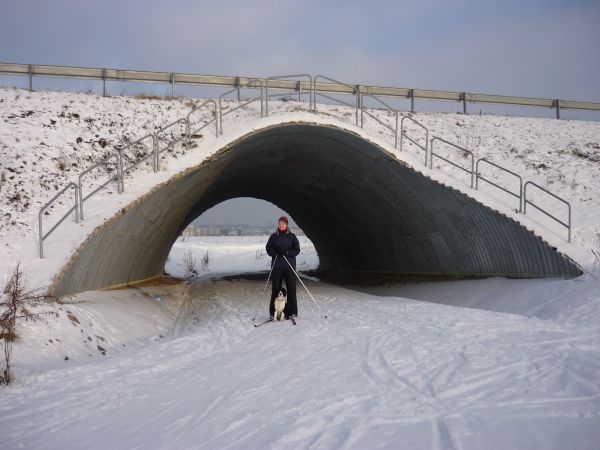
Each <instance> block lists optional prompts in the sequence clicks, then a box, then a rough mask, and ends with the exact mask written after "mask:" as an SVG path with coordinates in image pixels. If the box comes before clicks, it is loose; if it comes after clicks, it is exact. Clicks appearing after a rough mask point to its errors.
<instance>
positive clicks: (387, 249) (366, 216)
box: [51, 122, 581, 295]
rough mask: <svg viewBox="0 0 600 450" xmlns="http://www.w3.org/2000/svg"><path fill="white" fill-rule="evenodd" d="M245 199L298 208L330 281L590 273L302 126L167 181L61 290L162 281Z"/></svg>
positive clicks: (84, 256) (102, 234)
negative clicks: (231, 203) (189, 235)
mask: <svg viewBox="0 0 600 450" xmlns="http://www.w3.org/2000/svg"><path fill="white" fill-rule="evenodd" d="M238 197H252V198H256V199H261V200H265V201H268V202H271V203H273V204H275V205H277V206H278V207H279V208H281V209H282V210H284V211H290V212H293V215H294V219H295V221H296V223H297V225H298V226H299V227H300V228H301V229H302V230H303V231H304V233H305V234H306V235H307V236H308V238H309V239H310V240H311V241H312V242H313V243H314V246H315V248H316V251H317V252H318V255H319V271H320V272H321V273H322V274H337V275H339V276H341V275H344V276H345V277H347V278H348V277H349V278H353V277H356V276H358V275H364V274H374V275H375V276H381V274H384V275H385V276H410V277H420V276H427V277H428V278H432V277H443V278H472V277H490V276H503V277H514V278H535V277H573V276H578V275H580V274H581V270H580V269H579V268H578V267H577V266H576V265H575V264H574V263H573V262H572V261H571V260H570V259H569V258H567V257H565V256H564V255H562V254H560V253H558V252H557V251H556V249H555V248H552V247H551V246H550V245H548V244H547V243H546V242H544V241H543V240H542V239H541V238H540V237H538V236H536V235H535V234H534V233H532V232H531V231H529V230H527V229H526V228H525V227H523V226H522V225H521V224H519V223H518V222H516V221H515V220H513V219H512V218H509V217H507V216H505V215H503V214H501V213H499V212H497V211H495V210H492V209H490V208H488V207H486V206H484V205H482V204H481V203H479V202H477V201H475V200H474V199H472V198H471V197H469V196H467V195H466V194H464V193H462V192H460V191H457V190H455V189H453V188H451V187H448V186H445V185H443V184H440V183H438V182H436V181H434V180H432V179H430V178H428V177H426V176H424V175H423V174H422V173H420V172H418V171H417V170H415V169H413V168H411V167H410V166H409V165H408V164H407V163H405V162H403V161H401V160H398V159H396V158H395V157H394V155H393V154H391V153H389V152H387V151H385V150H384V149H383V148H381V147H379V146H377V145H376V144H374V143H373V142H370V141H369V140H367V139H365V138H364V137H363V136H361V135H359V134H357V133H355V132H352V131H348V130H345V129H340V128H338V127H336V126H329V125H317V124H313V123H296V122H293V123H282V124H278V125H271V126H267V127H265V128H263V129H259V130H256V131H253V132H251V133H250V134H248V135H246V136H243V137H241V138H239V139H237V140H235V141H233V142H231V143H229V144H228V145H226V146H225V147H223V148H222V149H221V150H219V151H218V152H216V153H215V154H213V155H212V156H210V157H209V158H208V159H206V160H205V161H204V162H203V163H202V164H201V165H199V166H196V167H192V168H189V169H187V170H186V171H184V172H182V173H179V174H178V175H176V176H175V177H173V178H172V179H171V180H170V181H169V182H167V183H164V184H162V185H160V186H157V187H156V188H155V189H154V190H152V191H151V192H150V193H148V194H146V195H145V196H144V197H142V198H140V199H139V200H138V201H136V202H135V203H134V204H132V205H130V207H128V208H127V209H126V210H124V211H123V212H121V213H120V214H119V215H117V216H116V217H114V218H113V219H112V220H111V221H110V222H108V223H107V224H105V225H104V226H102V227H100V228H99V229H97V230H96V231H95V232H94V234H93V235H92V236H90V237H89V238H88V239H87V241H86V242H85V243H84V244H83V245H82V246H81V248H80V249H79V250H78V252H77V253H76V254H75V255H74V257H73V258H72V260H71V261H70V263H69V264H68V265H67V267H65V269H64V270H63V272H62V273H61V274H60V275H59V276H58V277H57V279H56V280H55V283H54V285H53V286H52V288H51V292H53V293H55V294H58V295H64V294H65V293H72V292H80V291H82V290H87V289H93V288H98V287H104V286H110V285H115V284H119V283H127V282H129V281H132V280H139V279H144V278H149V277H152V276H156V275H162V273H163V270H164V266H165V261H166V259H167V257H168V254H169V252H170V249H171V247H172V246H173V244H174V243H175V242H176V240H177V238H178V236H180V235H181V233H182V232H183V230H184V229H185V228H186V227H187V226H188V225H189V224H190V223H192V222H193V221H194V220H195V219H196V218H197V217H199V216H200V215H201V214H202V213H204V212H205V211H207V210H208V209H210V208H211V207H213V206H215V205H218V204H220V203H222V202H224V201H226V200H229V199H234V198H238ZM148 236H151V239H149V238H148Z"/></svg>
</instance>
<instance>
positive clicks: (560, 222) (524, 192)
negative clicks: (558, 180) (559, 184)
mask: <svg viewBox="0 0 600 450" xmlns="http://www.w3.org/2000/svg"><path fill="white" fill-rule="evenodd" d="M529 184H531V185H533V186H535V187H536V188H538V189H540V190H541V191H543V192H545V193H546V194H548V195H550V196H552V197H554V198H555V199H556V200H558V201H559V202H562V203H564V204H565V205H567V208H568V214H569V217H568V220H569V223H568V224H567V223H564V222H563V221H562V220H560V219H558V218H557V217H555V216H553V215H552V214H550V213H549V212H547V211H546V210H544V209H542V207H540V206H538V205H536V204H535V203H533V202H531V201H529V200H527V185H529ZM528 203H529V204H530V205H531V206H533V207H534V208H535V209H537V210H538V211H540V212H541V213H543V214H545V215H547V216H548V217H550V218H551V219H554V220H555V221H556V222H558V223H559V224H561V225H562V226H564V227H566V228H567V230H568V239H567V242H571V204H570V203H569V202H568V201H566V200H565V199H563V198H561V197H559V196H558V195H556V194H554V193H552V192H550V191H549V190H548V189H546V188H543V187H542V186H540V185H539V184H536V183H534V182H533V181H528V182H526V183H525V186H524V188H523V213H524V214H527V204H528Z"/></svg>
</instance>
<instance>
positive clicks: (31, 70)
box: [29, 64, 33, 92]
mask: <svg viewBox="0 0 600 450" xmlns="http://www.w3.org/2000/svg"><path fill="white" fill-rule="evenodd" d="M32 91H33V64H29V92H32Z"/></svg>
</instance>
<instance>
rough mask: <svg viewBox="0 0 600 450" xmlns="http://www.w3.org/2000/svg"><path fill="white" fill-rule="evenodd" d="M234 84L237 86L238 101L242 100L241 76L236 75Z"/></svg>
mask: <svg viewBox="0 0 600 450" xmlns="http://www.w3.org/2000/svg"><path fill="white" fill-rule="evenodd" d="M233 85H234V86H235V87H236V88H237V99H238V102H239V101H240V100H241V96H240V77H235V81H234V82H233ZM221 129H223V127H222V126H221Z"/></svg>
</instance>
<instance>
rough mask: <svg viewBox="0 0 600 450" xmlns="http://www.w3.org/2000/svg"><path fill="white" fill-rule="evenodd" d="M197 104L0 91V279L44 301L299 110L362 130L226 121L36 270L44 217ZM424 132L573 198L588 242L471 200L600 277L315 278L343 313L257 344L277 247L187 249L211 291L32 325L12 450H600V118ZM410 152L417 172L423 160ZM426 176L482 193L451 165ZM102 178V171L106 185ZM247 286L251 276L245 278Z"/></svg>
mask: <svg viewBox="0 0 600 450" xmlns="http://www.w3.org/2000/svg"><path fill="white" fill-rule="evenodd" d="M190 107H191V105H190V104H189V102H188V101H184V100H174V101H170V100H157V99H136V98H119V97H115V98H106V99H104V98H99V97H96V96H93V95H87V94H75V93H51V92H39V93H36V92H34V93H28V92H25V91H20V90H8V89H4V90H0V119H1V120H0V215H1V217H2V220H1V221H0V246H1V247H0V248H1V249H2V251H0V273H2V274H4V273H8V272H9V269H10V268H12V266H13V264H14V263H16V262H17V261H21V262H22V263H23V266H24V268H25V273H26V278H27V281H28V283H29V287H30V288H36V287H44V286H45V285H46V284H47V283H48V282H49V280H50V279H51V277H52V276H53V272H52V270H54V269H52V270H50V269H45V267H52V268H57V267H60V266H61V261H62V260H64V258H66V256H64V255H60V252H59V251H58V250H60V249H62V250H65V252H64V253H68V252H69V251H72V250H73V249H75V248H76V247H77V245H78V243H80V242H81V240H82V239H83V238H84V237H85V236H86V233H89V230H90V229H93V228H94V227H95V226H97V225H99V224H101V223H102V222H103V221H104V220H105V219H106V218H108V217H110V216H111V215H112V214H114V213H115V212H116V211H117V210H118V209H119V208H122V207H125V206H126V205H127V204H128V202H131V201H133V200H134V199H135V198H136V196H139V195H141V194H143V193H145V192H147V191H148V190H149V189H151V188H152V187H153V186H156V185H157V184H158V183H161V182H164V181H166V180H168V179H169V177H170V176H172V174H173V173H176V172H177V171H179V170H181V169H182V168H184V167H188V166H189V164H197V163H199V162H201V161H202V160H203V159H204V158H205V157H207V156H208V155H209V154H210V152H212V151H214V150H215V149H218V148H219V146H220V145H222V143H223V142H227V140H228V139H232V138H234V137H235V136H236V133H245V132H248V130H251V129H253V127H257V126H260V125H258V124H259V122H260V123H271V122H269V121H272V123H275V122H276V121H277V120H280V119H281V117H283V116H286V117H289V118H290V120H295V119H297V118H301V119H302V120H314V121H323V122H326V123H330V122H331V121H332V120H340V122H339V123H344V122H343V120H345V119H344V118H345V115H346V114H348V111H347V110H344V109H343V108H338V107H334V106H329V107H323V110H324V111H325V113H324V114H323V116H322V117H314V116H312V115H310V114H309V113H303V112H302V111H295V109H297V106H296V105H294V104H293V102H292V103H281V104H277V106H276V107H274V108H273V109H274V110H275V111H276V114H279V117H269V118H266V119H258V118H257V116H256V111H255V110H254V111H252V110H251V111H242V112H240V113H239V114H238V116H236V118H235V119H229V120H230V122H229V126H228V122H227V121H226V122H225V135H224V136H223V137H220V138H216V137H215V136H213V135H211V133H210V131H207V132H206V133H205V134H204V135H203V136H202V137H198V139H196V144H197V147H195V148H193V149H187V150H186V149H183V148H177V149H176V150H175V151H174V152H172V154H169V155H168V157H167V158H164V160H163V161H161V167H162V169H161V171H160V172H159V173H158V174H154V173H153V172H152V170H151V168H149V167H143V168H141V171H142V172H144V176H138V177H131V178H128V179H127V180H126V192H125V194H123V195H121V196H117V195H116V192H115V191H116V189H115V187H111V188H110V189H108V190H106V191H104V192H103V193H101V194H99V196H98V198H97V199H94V200H93V201H90V204H89V206H88V207H87V209H86V222H84V224H81V225H78V226H75V224H73V223H65V224H63V226H64V228H62V229H59V230H58V231H57V232H56V234H54V235H53V236H52V237H51V238H50V239H51V241H52V242H51V243H50V244H49V247H50V250H51V251H49V255H48V258H47V259H45V260H39V258H37V256H36V252H37V242H36V237H35V233H36V231H37V228H36V226H37V223H36V220H37V212H38V211H39V208H40V206H41V205H42V204H44V203H45V202H46V201H47V200H48V199H49V198H51V197H52V196H53V195H54V193H55V192H57V190H58V189H61V188H62V187H63V186H65V185H66V183H67V182H69V181H75V180H76V177H77V175H78V173H79V172H80V171H81V170H83V169H85V168H86V167H88V165H89V164H90V163H91V162H92V161H97V160H99V159H100V158H102V157H103V156H104V155H105V154H106V152H107V151H108V150H109V149H111V148H112V146H113V145H116V144H119V143H120V142H122V141H124V140H126V141H129V142H131V141H132V140H134V139H135V138H138V137H141V136H143V135H144V134H146V133H147V132H150V131H152V130H155V129H156V128H157V127H160V126H161V125H164V124H165V123H168V122H170V121H173V120H175V119H177V118H179V117H182V116H185V114H186V113H187V112H188V111H189V109H190ZM376 114H380V117H382V118H385V117H386V114H385V113H383V112H379V113H376ZM413 117H414V118H416V119H417V120H419V121H420V122H422V123H424V124H425V125H427V126H428V127H430V129H431V130H432V132H433V133H434V134H438V135H440V136H441V137H443V138H445V139H447V140H450V141H453V142H456V143H458V144H461V145H463V146H465V147H468V148H469V149H471V150H473V151H474V152H475V153H476V155H477V156H478V157H481V156H489V157H491V158H492V159H493V160H494V161H497V162H500V163H502V164H503V165H506V167H507V168H509V169H511V170H514V171H515V172H518V173H521V174H522V175H524V176H526V177H527V179H531V180H534V181H536V182H537V183H539V184H541V185H543V186H548V187H550V189H551V190H552V191H553V192H555V193H557V194H559V195H561V196H564V197H565V198H567V199H568V200H569V201H571V202H572V205H573V214H574V216H573V220H574V227H575V229H574V234H573V243H572V244H566V243H565V241H564V237H563V236H564V233H563V231H564V230H561V229H560V228H558V229H557V228H554V227H553V226H552V225H551V224H548V223H547V222H546V223H544V222H536V221H535V220H533V219H534V218H528V217H522V215H518V214H517V213H515V212H513V211H512V209H513V208H514V205H512V204H511V201H510V199H503V198H501V197H491V196H490V195H489V191H484V190H483V189H482V191H469V195H472V196H473V197H475V198H476V199H478V200H480V201H482V202H483V203H485V204H486V205H489V206H491V207H494V208H497V209H498V210H500V211H505V212H506V214H512V215H513V216H514V217H518V218H519V219H520V220H522V223H524V225H525V226H527V227H529V228H531V229H534V230H535V231H536V232H537V233H538V234H541V235H543V236H544V238H545V239H547V240H548V241H549V242H551V243H552V244H553V245H556V246H557V247H559V249H560V250H561V251H565V252H566V253H567V254H569V255H571V256H572V257H573V258H575V259H576V260H577V262H578V263H579V264H581V265H582V267H583V268H584V269H585V270H586V272H587V273H586V274H585V275H583V276H582V277H579V278H577V279H573V280H506V279H489V280H475V281H459V282H444V283H419V284H407V285H392V286H345V287H341V286H332V285H329V284H326V283H322V282H319V281H318V280H314V279H309V278H304V281H305V282H306V284H307V286H308V288H309V289H310V291H311V293H312V294H313V295H314V297H315V298H316V300H317V301H319V302H320V304H321V306H322V307H323V309H325V310H326V311H327V313H328V319H324V318H323V317H322V315H321V314H320V312H319V311H318V309H317V308H316V307H315V306H314V304H313V303H312V300H311V298H310V297H309V296H308V294H307V293H306V292H304V291H303V290H302V287H301V286H300V285H299V286H298V297H299V308H300V311H299V312H300V314H299V323H298V325H297V326H295V327H294V326H292V325H291V324H290V323H289V322H284V323H276V324H268V325H265V326H264V327H261V328H254V327H253V326H252V318H253V317H254V315H255V314H257V312H258V315H257V318H258V320H260V319H262V318H264V317H265V315H266V313H267V311H266V297H267V296H266V295H265V281H266V276H267V273H266V272H265V270H266V269H267V268H268V261H269V259H268V257H266V256H265V255H264V253H263V252H262V249H263V248H264V237H257V238H256V239H254V238H249V237H241V238H193V239H189V240H188V239H187V238H186V240H185V241H183V242H182V241H181V240H180V241H178V242H176V244H175V245H174V247H173V249H172V252H171V255H170V257H169V260H168V261H167V267H166V268H167V270H168V271H169V272H170V273H171V274H173V275H175V276H185V275H186V267H185V262H184V258H185V255H186V253H187V252H191V255H194V256H195V257H196V258H197V264H198V267H197V269H198V270H197V271H198V273H199V275H200V277H199V279H198V280H196V281H195V282H194V283H191V284H186V283H184V282H181V283H177V284H162V285H152V286H141V287H137V288H132V289H127V290H122V291H106V292H85V293H82V294H79V295H77V296H74V297H72V298H68V299H65V301H64V303H50V304H47V303H42V304H37V305H31V306H29V308H28V313H29V314H31V315H30V316H28V318H27V320H26V319H25V318H20V319H19V320H18V322H17V333H18V336H19V339H18V340H17V341H16V342H15V343H14V371H15V382H14V384H13V385H12V386H10V387H0V398H1V399H2V401H1V402H0V436H2V438H1V439H0V448H7V449H9V448H10V449H13V448H48V449H58V448H89V449H96V448H97V449H104V448H148V449H153V448H157V449H164V448H169V449H184V448H185V449H188V448H206V449H214V448H236V449H237V448H240V449H249V448H251V449H254V448H256V449H259V448H261V449H262V448H275V449H291V448H294V449H295V448H314V449H321V448H322V449H330V448H345V449H371V448H407V449H431V448H435V449H482V448H485V449H532V448H543V449H557V450H558V449H564V448H573V449H596V448H598V442H600V432H599V430H600V383H599V382H598V380H599V379H600V376H599V374H600V326H599V325H598V324H599V323H600V295H599V292H600V281H599V278H600V266H599V264H600V256H597V255H600V225H599V224H600V195H599V194H600V170H598V169H599V168H600V161H599V159H598V155H599V153H598V152H599V150H598V147H600V124H598V123H593V122H577V121H556V120H544V119H528V118H514V117H495V116H463V115H453V114H433V113H432V114H426V113H421V114H415V115H413ZM234 122H235V123H236V127H233V126H231V124H232V123H234ZM336 123H337V122H336ZM346 123H347V122H346ZM348 127H349V128H352V125H348ZM365 133H366V135H368V136H370V139H372V140H374V141H376V142H380V143H381V145H382V146H386V148H390V135H389V133H386V132H385V131H383V130H382V129H381V127H378V126H376V125H375V124H373V123H370V122H368V123H367V124H366V127H365ZM392 151H393V138H392ZM395 154H396V155H397V156H398V157H399V158H403V159H405V160H406V161H409V162H410V163H411V164H412V165H413V166H414V167H415V168H417V169H419V167H420V166H419V164H420V165H421V166H422V153H419V152H418V151H416V150H414V149H406V150H405V151H404V152H402V153H400V152H397V151H396V152H395ZM419 170H422V171H423V173H425V174H426V175H428V176H431V177H433V178H435V179H436V180H438V181H440V182H443V183H445V184H448V185H450V186H459V187H460V188H461V189H463V190H466V189H469V188H468V187H466V188H465V181H464V179H463V177H462V176H460V175H456V174H454V173H453V172H451V171H449V170H446V168H442V169H441V170H438V169H436V168H434V170H431V171H430V170H429V169H426V168H421V169H419ZM104 179H106V174H105V173H101V172H98V173H93V174H91V175H90V180H91V183H92V184H93V183H97V182H100V181H101V180H104ZM67 204H68V203H67V202H65V203H64V205H63V206H62V207H64V208H66V207H67ZM57 209H60V208H59V207H57ZM56 213H57V211H53V212H52V214H51V215H50V217H48V220H49V222H51V219H52V218H53V217H56ZM536 219H537V218H536ZM301 245H302V250H303V251H302V253H301V258H299V261H298V264H299V267H300V268H301V269H302V270H308V269H312V268H315V267H316V265H317V264H318V255H317V254H316V252H315V250H314V247H313V246H312V245H311V243H310V241H308V240H306V239H303V240H302V244H301ZM66 250H68V251H66ZM204 255H208V258H207V261H208V263H207V264H206V265H204V266H203V265H202V259H203V257H204ZM61 258H63V259H62V260H61ZM44 264H45V265H44ZM245 272H253V273H254V275H250V276H240V275H239V274H240V273H245ZM259 303H260V304H261V305H262V306H261V307H260V308H258V305H259Z"/></svg>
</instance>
